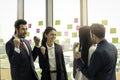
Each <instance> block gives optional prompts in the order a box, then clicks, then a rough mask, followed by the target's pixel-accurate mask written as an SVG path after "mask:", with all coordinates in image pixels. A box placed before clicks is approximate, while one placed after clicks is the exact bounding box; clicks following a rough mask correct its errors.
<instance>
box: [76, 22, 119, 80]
mask: <svg viewBox="0 0 120 80" xmlns="http://www.w3.org/2000/svg"><path fill="white" fill-rule="evenodd" d="M90 28H91V37H92V39H93V41H95V42H96V43H97V48H96V50H95V52H94V53H93V55H92V56H91V60H90V64H89V66H85V65H84V62H83V60H82V58H81V55H80V54H77V53H78V52H75V53H74V57H75V58H76V59H77V64H78V66H79V69H80V70H81V72H82V73H83V74H84V75H85V76H86V77H87V78H88V79H89V80H116V71H115V69H116V61H117V49H116V47H115V46H114V45H112V44H111V43H109V42H108V41H107V40H105V39H104V37H105V27H104V26H103V25H102V24H97V23H96V24H92V25H91V27H90ZM79 53H80V52H79Z"/></svg>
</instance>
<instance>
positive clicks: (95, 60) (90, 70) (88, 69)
mask: <svg viewBox="0 0 120 80" xmlns="http://www.w3.org/2000/svg"><path fill="white" fill-rule="evenodd" d="M102 57H103V56H101V55H100V54H99V52H97V51H95V52H94V54H93V55H92V57H91V60H90V64H89V66H85V65H84V62H83V61H82V59H77V64H78V67H79V69H80V70H81V72H82V73H83V74H84V75H85V76H86V77H88V78H92V77H93V76H95V74H96V73H97V72H98V70H99V69H100V68H101V67H102V64H103V62H104V61H102V60H104V59H102Z"/></svg>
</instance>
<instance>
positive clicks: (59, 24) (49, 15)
mask: <svg viewBox="0 0 120 80" xmlns="http://www.w3.org/2000/svg"><path fill="white" fill-rule="evenodd" d="M119 7H120V5H119V0H114V1H113V0H1V1H0V10H1V12H0V80H11V78H10V77H11V76H10V66H9V62H8V58H7V56H6V52H5V43H6V42H7V41H8V40H9V39H10V38H11V36H12V35H13V34H14V33H13V32H14V21H16V19H25V20H27V22H28V32H27V38H26V39H27V40H28V41H29V42H30V44H31V46H33V45H34V43H33V36H35V35H36V36H38V37H40V38H41V39H42V34H43V31H44V29H45V28H46V26H53V27H54V28H55V29H56V30H57V39H56V43H59V44H61V45H62V47H63V51H64V56H65V62H66V67H67V73H68V77H69V78H68V79H69V80H74V79H73V53H72V47H73V43H74V42H78V41H79V39H78V30H79V28H80V26H83V25H91V24H92V23H102V24H103V25H105V27H106V30H107V32H106V39H107V40H108V41H109V42H111V43H113V44H114V45H115V46H116V47H117V49H118V53H119V54H118V60H117V66H116V76H117V80H120V78H119V77H118V76H120V9H119ZM35 67H36V71H37V73H38V75H39V76H40V72H41V70H40V69H39V66H38V62H37V60H36V62H35Z"/></svg>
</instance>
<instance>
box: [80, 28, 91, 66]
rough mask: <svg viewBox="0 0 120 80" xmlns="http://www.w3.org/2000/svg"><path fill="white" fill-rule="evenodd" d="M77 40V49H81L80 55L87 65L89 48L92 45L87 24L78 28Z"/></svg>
mask: <svg viewBox="0 0 120 80" xmlns="http://www.w3.org/2000/svg"><path fill="white" fill-rule="evenodd" d="M79 42H80V47H79V50H80V51H81V57H82V59H83V61H84V62H85V65H87V64H88V54H89V48H90V46H91V45H92V40H91V37H90V27H89V26H83V27H81V28H80V29H79Z"/></svg>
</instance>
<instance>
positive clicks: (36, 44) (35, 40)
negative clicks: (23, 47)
mask: <svg viewBox="0 0 120 80" xmlns="http://www.w3.org/2000/svg"><path fill="white" fill-rule="evenodd" d="M34 42H35V46H39V43H40V38H38V37H37V36H34Z"/></svg>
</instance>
